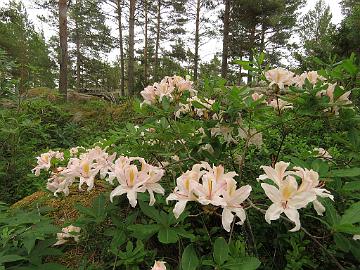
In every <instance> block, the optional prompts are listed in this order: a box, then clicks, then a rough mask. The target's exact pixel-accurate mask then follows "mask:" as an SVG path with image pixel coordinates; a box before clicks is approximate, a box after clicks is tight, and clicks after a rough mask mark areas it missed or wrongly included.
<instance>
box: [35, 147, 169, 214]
mask: <svg viewBox="0 0 360 270" xmlns="http://www.w3.org/2000/svg"><path fill="white" fill-rule="evenodd" d="M72 149H73V148H72ZM46 154H47V153H46ZM43 155H44V154H42V155H41V156H43ZM38 159H39V158H38ZM115 159H116V153H113V154H111V155H109V154H108V153H107V152H106V149H105V150H104V149H102V148H101V147H99V146H95V147H94V148H91V149H88V150H86V151H85V152H83V153H81V154H79V156H78V157H72V158H70V160H69V162H68V164H67V166H66V167H58V168H55V169H54V170H53V172H52V173H51V176H50V178H49V179H48V183H47V189H48V190H50V191H51V192H53V193H54V195H55V196H57V194H58V193H60V192H63V193H64V195H65V196H67V195H68V194H69V187H70V186H71V185H72V184H73V183H74V182H75V181H76V180H79V190H82V186H83V185H84V184H86V186H87V187H88V188H87V190H88V191H89V190H91V189H92V188H93V187H94V182H95V178H96V177H97V176H99V177H100V178H101V179H105V178H106V177H107V176H108V177H107V178H106V180H107V181H108V182H110V183H111V184H114V179H116V180H117V182H118V183H119V185H118V186H117V187H116V188H115V189H114V190H113V191H112V192H111V194H110V200H111V201H112V200H113V197H114V196H119V195H122V194H125V193H127V197H128V199H129V202H130V204H131V206H133V207H135V206H136V203H137V199H136V198H137V192H145V191H148V192H149V194H150V205H153V204H154V202H155V197H154V193H160V194H164V189H163V188H162V186H161V185H160V184H159V183H158V182H159V181H160V179H161V178H162V176H163V175H164V170H162V169H160V168H159V167H155V166H152V165H150V164H148V163H146V161H145V160H144V159H143V158H140V157H130V158H129V157H124V156H120V157H119V158H118V159H116V160H115ZM135 162H138V163H139V164H141V169H140V170H138V168H137V166H136V164H135ZM38 166H39V165H38ZM38 166H37V167H38ZM37 167H36V168H37ZM36 168H35V169H36ZM49 168H50V165H49V167H46V169H47V170H48V169H49ZM39 173H40V171H39Z"/></svg>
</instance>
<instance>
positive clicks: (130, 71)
mask: <svg viewBox="0 0 360 270" xmlns="http://www.w3.org/2000/svg"><path fill="white" fill-rule="evenodd" d="M135 4H136V0H130V11H129V52H128V78H127V80H128V92H129V94H130V95H131V96H132V95H134V93H135V90H134V87H135V81H134V43H135V42H134V27H135Z"/></svg>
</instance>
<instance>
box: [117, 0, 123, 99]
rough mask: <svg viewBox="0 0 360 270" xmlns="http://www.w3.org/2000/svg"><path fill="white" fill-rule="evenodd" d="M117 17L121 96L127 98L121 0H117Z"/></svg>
mask: <svg viewBox="0 0 360 270" xmlns="http://www.w3.org/2000/svg"><path fill="white" fill-rule="evenodd" d="M116 5H117V16H118V24H119V45H120V46H119V47H120V96H125V83H124V82H125V61H124V48H123V46H124V45H123V35H122V21H121V19H122V18H121V13H122V7H121V0H116Z"/></svg>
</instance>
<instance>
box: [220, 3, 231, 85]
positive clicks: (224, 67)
mask: <svg viewBox="0 0 360 270" xmlns="http://www.w3.org/2000/svg"><path fill="white" fill-rule="evenodd" d="M224 2H225V11H224V28H223V51H222V62H221V77H223V78H224V79H226V76H227V70H228V62H227V60H228V55H229V18H230V0H224Z"/></svg>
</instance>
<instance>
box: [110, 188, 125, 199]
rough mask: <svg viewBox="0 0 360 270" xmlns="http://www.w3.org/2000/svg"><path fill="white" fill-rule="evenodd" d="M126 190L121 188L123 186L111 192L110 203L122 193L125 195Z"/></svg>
mask: <svg viewBox="0 0 360 270" xmlns="http://www.w3.org/2000/svg"><path fill="white" fill-rule="evenodd" d="M126 192H127V190H126V189H124V188H123V186H121V185H120V186H117V187H116V188H115V189H114V190H113V191H111V193H110V201H111V202H113V198H114V197H115V196H121V195H123V194H124V193H126Z"/></svg>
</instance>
